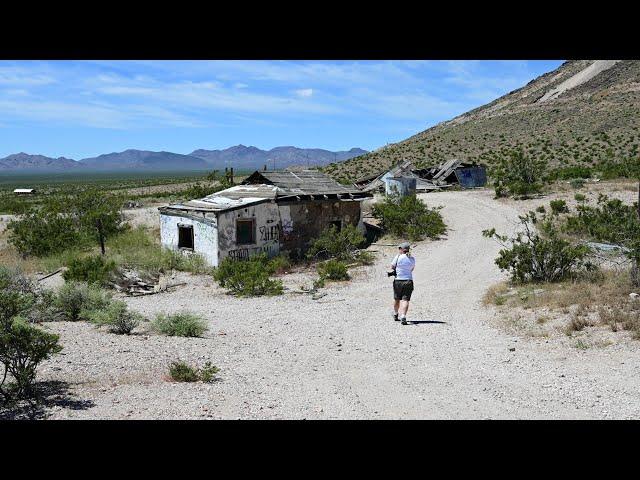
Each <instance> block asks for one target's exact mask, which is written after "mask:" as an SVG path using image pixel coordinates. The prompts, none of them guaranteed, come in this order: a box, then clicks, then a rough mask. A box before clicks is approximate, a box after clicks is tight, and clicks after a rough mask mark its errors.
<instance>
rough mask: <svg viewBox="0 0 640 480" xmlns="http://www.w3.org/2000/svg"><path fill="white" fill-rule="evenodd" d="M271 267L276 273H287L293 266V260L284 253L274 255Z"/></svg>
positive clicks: (270, 261) (270, 262)
mask: <svg viewBox="0 0 640 480" xmlns="http://www.w3.org/2000/svg"><path fill="white" fill-rule="evenodd" d="M269 264H270V268H271V270H273V273H275V274H282V273H285V272H286V271H287V270H288V269H289V268H291V260H289V258H288V257H287V256H285V255H283V254H280V255H278V256H276V257H273V258H271V259H270V260H269Z"/></svg>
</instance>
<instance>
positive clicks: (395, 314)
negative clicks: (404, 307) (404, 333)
mask: <svg viewBox="0 0 640 480" xmlns="http://www.w3.org/2000/svg"><path fill="white" fill-rule="evenodd" d="M399 308H400V300H394V301H393V318H394V320H397V319H398V309H399Z"/></svg>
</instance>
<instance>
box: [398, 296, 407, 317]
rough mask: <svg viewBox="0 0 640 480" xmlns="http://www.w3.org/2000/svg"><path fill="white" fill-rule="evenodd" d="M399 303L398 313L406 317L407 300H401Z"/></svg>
mask: <svg viewBox="0 0 640 480" xmlns="http://www.w3.org/2000/svg"><path fill="white" fill-rule="evenodd" d="M399 303H400V308H399V309H398V313H399V314H400V318H403V317H406V316H407V312H408V311H409V300H402V301H401V302H399Z"/></svg>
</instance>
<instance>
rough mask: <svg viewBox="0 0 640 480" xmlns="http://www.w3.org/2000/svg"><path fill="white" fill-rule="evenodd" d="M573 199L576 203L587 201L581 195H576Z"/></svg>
mask: <svg viewBox="0 0 640 480" xmlns="http://www.w3.org/2000/svg"><path fill="white" fill-rule="evenodd" d="M573 198H574V199H575V201H576V202H584V201H585V200H586V199H587V197H586V196H585V195H584V194H582V193H576V194H575V195H574V196H573Z"/></svg>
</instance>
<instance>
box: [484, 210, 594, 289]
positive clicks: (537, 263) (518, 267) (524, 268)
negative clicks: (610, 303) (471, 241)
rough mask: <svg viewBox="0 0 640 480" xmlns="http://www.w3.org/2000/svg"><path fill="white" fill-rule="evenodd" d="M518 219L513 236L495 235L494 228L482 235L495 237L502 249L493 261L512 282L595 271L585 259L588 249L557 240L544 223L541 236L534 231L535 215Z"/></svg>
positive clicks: (553, 229)
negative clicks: (518, 224) (506, 272)
mask: <svg viewBox="0 0 640 480" xmlns="http://www.w3.org/2000/svg"><path fill="white" fill-rule="evenodd" d="M519 219H520V224H521V225H522V227H523V228H522V231H520V232H518V233H517V234H516V236H515V237H512V238H508V237H507V236H501V235H498V234H496V231H495V229H493V228H492V229H490V230H485V231H483V235H484V236H486V237H490V238H496V239H497V240H498V242H499V243H500V244H501V245H502V246H503V247H504V248H503V249H501V250H500V252H499V253H498V258H497V259H496V261H495V262H496V264H497V265H498V267H500V269H501V270H506V271H508V272H509V273H510V274H511V279H512V281H514V282H518V283H527V282H557V281H560V280H563V279H565V278H567V277H569V276H571V275H574V274H576V273H578V272H580V271H584V270H593V269H594V268H595V267H594V266H593V265H592V264H591V263H590V262H589V261H588V260H586V257H587V255H588V254H589V252H590V249H589V248H588V247H587V246H585V245H572V244H571V243H569V242H568V241H566V240H563V239H561V238H559V231H558V228H557V227H556V226H555V225H554V224H553V223H551V222H545V224H544V236H543V235H541V234H540V233H539V232H538V231H537V230H536V229H535V224H536V223H537V218H536V215H535V213H534V212H530V213H529V214H527V215H525V216H520V217H519Z"/></svg>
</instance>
